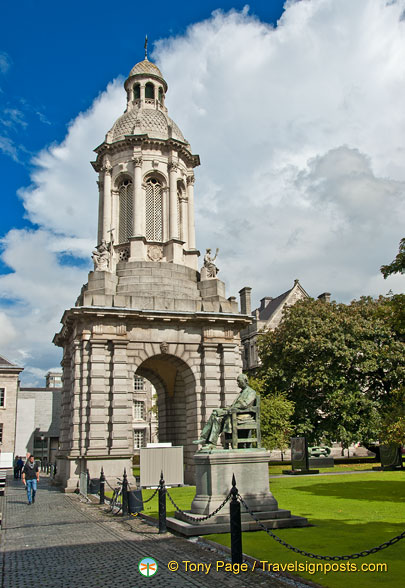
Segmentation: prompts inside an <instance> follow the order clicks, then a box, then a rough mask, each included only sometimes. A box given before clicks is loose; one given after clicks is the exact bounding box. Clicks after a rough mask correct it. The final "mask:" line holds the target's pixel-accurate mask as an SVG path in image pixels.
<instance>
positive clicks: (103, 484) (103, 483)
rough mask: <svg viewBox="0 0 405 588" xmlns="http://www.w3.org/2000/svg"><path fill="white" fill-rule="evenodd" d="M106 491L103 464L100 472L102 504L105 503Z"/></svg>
mask: <svg viewBox="0 0 405 588" xmlns="http://www.w3.org/2000/svg"><path fill="white" fill-rule="evenodd" d="M104 491H105V476H104V470H103V466H101V473H100V504H104Z"/></svg>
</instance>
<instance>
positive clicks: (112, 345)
mask: <svg viewBox="0 0 405 588" xmlns="http://www.w3.org/2000/svg"><path fill="white" fill-rule="evenodd" d="M125 90H126V93H127V110H126V112H125V113H124V115H123V116H122V117H120V118H119V119H118V120H117V121H116V123H115V124H114V125H113V127H112V129H111V130H110V131H109V132H108V133H107V135H106V138H105V141H104V142H103V143H102V145H100V146H99V147H97V149H96V153H97V159H96V161H95V162H93V167H94V169H95V170H96V171H97V172H98V173H99V181H98V186H99V193H100V194H99V196H100V199H99V202H100V205H99V227H98V245H97V247H96V248H95V250H94V251H93V261H94V271H93V272H90V274H89V279H88V283H87V284H86V285H85V286H83V288H82V291H81V293H80V295H79V297H78V299H77V302H76V306H75V307H74V308H71V309H69V310H67V311H66V312H65V313H64V315H63V318H62V325H63V326H62V329H61V331H60V333H58V334H57V335H55V338H54V342H55V344H56V345H59V346H61V347H63V350H64V353H63V360H62V366H63V392H62V405H61V406H62V412H61V432H60V451H59V456H58V471H59V481H60V483H61V484H62V485H63V487H64V488H65V489H66V490H72V489H74V488H75V487H76V484H77V479H78V476H79V474H80V472H81V471H84V470H85V469H89V471H90V475H91V476H92V477H94V476H98V475H99V473H100V468H101V465H102V466H103V468H104V472H105V473H106V476H107V478H108V477H110V478H114V476H117V475H122V471H123V468H124V467H126V469H127V472H130V471H131V464H132V456H133V451H134V430H133V427H134V425H133V415H132V410H133V401H134V382H135V378H136V376H141V377H144V378H146V379H147V380H148V381H149V382H151V384H152V385H153V386H154V388H155V390H156V395H157V409H158V432H159V441H160V442H165V441H171V442H172V443H173V445H182V446H183V447H184V459H185V481H186V482H192V481H193V480H194V469H193V454H194V452H195V446H193V445H192V441H193V440H194V439H197V438H198V436H199V433H200V430H201V428H202V425H203V423H204V421H205V420H206V418H207V416H208V415H209V414H210V413H211V411H212V409H213V408H215V407H217V406H224V405H226V404H229V403H230V402H232V400H233V398H234V397H235V396H236V395H237V393H238V389H237V384H236V376H237V375H238V373H240V371H241V369H242V361H241V353H240V335H239V333H240V330H241V329H242V328H246V327H247V326H248V325H249V323H250V322H251V319H250V318H249V317H248V316H246V315H243V314H240V313H239V309H238V305H237V302H236V300H235V298H234V297H230V298H226V295H225V285H224V283H223V282H221V280H219V279H218V278H217V277H216V276H215V275H210V276H208V275H207V274H205V275H201V274H200V273H199V271H198V257H199V252H198V251H197V249H196V248H195V229H194V174H193V168H194V167H195V166H197V165H199V163H200V161H199V157H198V155H193V154H192V153H191V149H190V145H189V143H188V142H187V140H186V139H184V137H183V135H182V133H181V131H180V129H179V128H178V127H177V125H176V124H175V123H174V122H173V121H172V120H171V119H170V118H169V116H168V113H167V109H166V107H165V105H164V99H165V93H166V91H167V84H166V81H165V80H164V79H163V76H162V74H161V72H160V71H159V69H158V68H157V67H156V65H154V64H153V63H151V62H150V61H148V60H147V59H145V60H144V61H142V62H140V63H138V64H136V65H135V66H134V68H133V69H132V70H131V72H130V75H129V77H128V79H127V80H126V82H125ZM204 278H205V279H204Z"/></svg>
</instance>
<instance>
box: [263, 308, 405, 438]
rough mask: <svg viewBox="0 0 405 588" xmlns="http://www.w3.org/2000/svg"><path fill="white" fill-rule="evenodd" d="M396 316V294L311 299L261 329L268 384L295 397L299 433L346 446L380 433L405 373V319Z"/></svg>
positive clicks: (275, 391) (295, 424)
mask: <svg viewBox="0 0 405 588" xmlns="http://www.w3.org/2000/svg"><path fill="white" fill-rule="evenodd" d="M401 303H403V299H401ZM397 306H399V307H401V304H399V303H398V304H397ZM395 317H397V314H396V312H395V309H394V305H393V301H392V298H384V297H380V298H379V299H378V300H373V299H372V298H366V297H364V298H361V299H360V300H358V301H353V302H352V303H351V304H349V305H345V304H336V303H334V302H332V303H325V302H322V301H319V300H316V301H315V300H313V299H308V300H303V301H300V302H298V303H296V304H295V305H293V306H290V307H289V308H287V309H286V310H285V312H284V316H283V321H282V322H281V324H280V325H279V327H278V328H277V329H275V330H274V331H268V332H264V333H262V334H261V335H260V336H259V342H258V348H259V355H260V359H261V362H262V365H261V368H260V370H259V374H258V377H259V379H260V381H261V382H262V384H261V385H262V387H263V390H264V391H265V393H266V394H269V393H270V392H271V393H272V394H284V395H285V396H286V398H288V400H291V401H292V402H294V406H295V408H294V414H293V416H292V423H293V427H294V432H295V433H296V434H303V435H306V436H307V437H308V439H309V441H310V442H311V443H319V442H329V443H331V442H333V441H340V442H341V443H342V444H343V446H344V447H348V446H349V445H350V444H351V443H353V442H358V441H359V442H363V443H368V442H370V441H372V440H376V439H378V436H379V434H380V432H381V426H382V414H383V410H384V409H385V408H387V407H388V405H389V403H390V402H391V401H392V397H393V393H394V391H395V390H398V389H399V388H400V386H401V385H403V382H404V376H405V342H404V337H403V324H402V326H401V322H400V323H399V325H397V326H396V325H395V320H394V318H395Z"/></svg>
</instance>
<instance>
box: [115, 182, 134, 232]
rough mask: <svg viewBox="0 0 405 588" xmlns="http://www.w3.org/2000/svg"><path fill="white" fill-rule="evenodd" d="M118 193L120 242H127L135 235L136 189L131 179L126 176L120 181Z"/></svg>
mask: <svg viewBox="0 0 405 588" xmlns="http://www.w3.org/2000/svg"><path fill="white" fill-rule="evenodd" d="M118 195H119V209H120V210H119V231H118V238H119V242H120V243H127V241H128V240H129V238H130V237H132V236H133V227H134V205H133V201H134V191H133V185H132V181H131V180H129V179H127V178H126V179H124V180H122V181H121V182H120V185H119V188H118Z"/></svg>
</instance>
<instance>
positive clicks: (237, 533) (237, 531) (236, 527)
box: [229, 474, 243, 564]
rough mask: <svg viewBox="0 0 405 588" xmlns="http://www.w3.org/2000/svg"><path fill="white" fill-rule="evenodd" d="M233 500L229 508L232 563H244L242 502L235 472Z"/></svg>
mask: <svg viewBox="0 0 405 588" xmlns="http://www.w3.org/2000/svg"><path fill="white" fill-rule="evenodd" d="M231 495H232V498H231V502H230V505H229V510H230V513H231V557H232V563H233V564H234V563H237V564H241V563H243V558H242V523H241V518H240V502H239V500H238V489H237V487H236V480H235V474H233V475H232V490H231Z"/></svg>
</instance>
